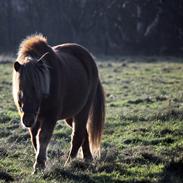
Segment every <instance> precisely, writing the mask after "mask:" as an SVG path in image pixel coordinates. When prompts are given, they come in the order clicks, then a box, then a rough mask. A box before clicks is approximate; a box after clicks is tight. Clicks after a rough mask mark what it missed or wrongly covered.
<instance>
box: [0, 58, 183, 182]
mask: <svg viewBox="0 0 183 183" xmlns="http://www.w3.org/2000/svg"><path fill="white" fill-rule="evenodd" d="M0 59H1V60H2V61H4V62H2V63H1V64H0V182H5V181H6V182H9V181H14V182H23V183H24V182H40V183H45V182H68V183H71V182H80V183H81V182H83V183H84V182H85V183H86V182H91V183H94V182H99V183H102V182H105V183H108V182H109V183H112V182H124V183H131V182H134V183H142V182H144V183H148V182H152V183H154V182H158V183H159V182H161V183H164V182H166V183H169V182H170V183H182V182H183V173H182V172H183V63H181V59H173V58H171V59H170V58H164V59H157V58H138V59H137V58H133V57H132V58H116V59H115V58H112V59H110V58H108V59H106V60H105V59H99V60H98V67H99V71H100V76H101V79H102V82H103V86H104V88H105V92H106V122H105V129H104V135H103V141H102V149H101V159H100V160H94V161H93V162H92V163H84V162H82V160H81V159H80V158H79V157H78V158H77V159H76V160H74V161H73V162H72V163H71V164H70V166H68V167H63V165H64V161H65V160H66V155H67V152H68V150H69V147H70V134H71V129H70V128H68V127H67V125H65V123H64V122H63V121H59V122H58V123H57V126H56V128H55V131H54V135H53V137H52V140H51V142H50V145H49V150H48V162H47V170H46V172H45V173H44V174H43V173H40V174H37V175H31V172H32V166H33V163H34V151H33V148H32V146H31V142H30V138H29V134H28V132H27V130H25V129H22V128H21V126H20V124H19V116H18V114H17V112H16V108H15V106H14V104H13V99H12V94H11V78H12V76H11V74H12V64H11V63H8V61H9V60H10V61H11V60H12V58H5V57H3V56H2V57H0ZM104 60H105V61H104ZM137 61H138V63H137Z"/></svg>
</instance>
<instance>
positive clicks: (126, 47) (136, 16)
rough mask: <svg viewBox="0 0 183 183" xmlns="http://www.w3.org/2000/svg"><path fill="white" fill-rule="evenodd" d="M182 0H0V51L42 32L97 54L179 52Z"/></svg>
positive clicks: (53, 41)
mask: <svg viewBox="0 0 183 183" xmlns="http://www.w3.org/2000/svg"><path fill="white" fill-rule="evenodd" d="M182 22H183V1H182V0H105V1H104V0H39V1H37V0H6V1H5V0H0V42H1V44H0V51H1V52H3V51H7V52H10V51H13V52H16V50H17V48H18V45H19V43H20V41H21V40H22V39H23V38H25V36H27V35H30V34H33V33H43V35H45V36H46V37H48V40H49V43H50V44H51V45H56V44H60V43H64V42H76V43H79V44H82V45H84V46H86V47H87V48H89V49H90V50H91V51H92V52H95V53H99V54H108V55H110V54H119V55H124V54H170V55H177V54H182V51H183V23H182Z"/></svg>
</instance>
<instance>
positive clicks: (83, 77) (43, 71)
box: [12, 34, 105, 173]
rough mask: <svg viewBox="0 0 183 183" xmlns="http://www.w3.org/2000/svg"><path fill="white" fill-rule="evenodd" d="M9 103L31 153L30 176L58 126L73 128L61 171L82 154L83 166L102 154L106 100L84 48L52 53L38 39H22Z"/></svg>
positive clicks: (43, 160)
mask: <svg viewBox="0 0 183 183" xmlns="http://www.w3.org/2000/svg"><path fill="white" fill-rule="evenodd" d="M12 83H13V84H12V88H13V98H14V102H15V105H16V106H17V110H18V113H19V115H20V121H21V124H22V125H23V126H24V127H25V128H27V129H28V130H29V133H30V136H31V141H32V145H33V147H34V150H35V153H36V155H35V157H36V158H35V159H36V160H35V163H34V165H33V168H34V171H33V172H34V173H35V172H37V171H40V170H44V169H45V167H46V160H47V147H48V144H49V142H50V139H51V136H52V134H53V131H54V127H55V125H56V122H57V121H58V120H65V122H66V123H67V124H68V125H69V126H70V127H71V128H72V134H71V147H70V151H69V155H68V158H67V160H66V163H65V165H67V164H68V163H70V162H71V160H72V159H74V158H75V157H76V156H77V153H78V150H79V148H82V154H83V159H84V160H87V161H88V160H92V159H93V156H94V155H96V154H100V144H101V137H102V133H103V126H104V121H105V94H104V90H103V87H102V84H101V81H100V78H99V73H98V69H97V65H96V63H95V61H94V59H93V57H92V55H91V54H90V53H89V51H88V50H87V49H86V48H84V47H83V46H81V45H79V44H75V43H65V44H61V45H57V46H53V47H51V46H50V45H49V44H48V42H47V38H46V37H44V36H43V35H42V34H34V35H31V36H28V37H26V38H25V39H24V40H23V41H22V42H21V44H20V46H19V50H18V54H17V59H16V61H15V62H14V66H13V82H12Z"/></svg>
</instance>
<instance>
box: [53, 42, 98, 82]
mask: <svg viewBox="0 0 183 183" xmlns="http://www.w3.org/2000/svg"><path fill="white" fill-rule="evenodd" d="M53 50H54V51H55V53H56V54H57V55H58V56H59V57H63V55H67V56H73V57H74V58H77V59H78V60H79V62H80V63H81V64H82V65H83V67H84V68H85V70H86V71H87V72H88V74H89V75H90V76H89V77H92V78H93V79H94V78H95V77H98V71H97V67H96V63H95V61H94V59H93V57H92V55H91V54H90V53H89V51H88V50H87V49H86V48H85V47H83V46H81V45H79V44H76V43H65V44H61V45H58V46H54V47H53ZM66 60H67V59H66ZM67 64H69V63H67Z"/></svg>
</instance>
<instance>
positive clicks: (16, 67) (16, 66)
mask: <svg viewBox="0 0 183 183" xmlns="http://www.w3.org/2000/svg"><path fill="white" fill-rule="evenodd" d="M20 68H21V64H20V63H19V62H15V63H14V69H15V70H16V71H17V72H18V71H19V70H20Z"/></svg>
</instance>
